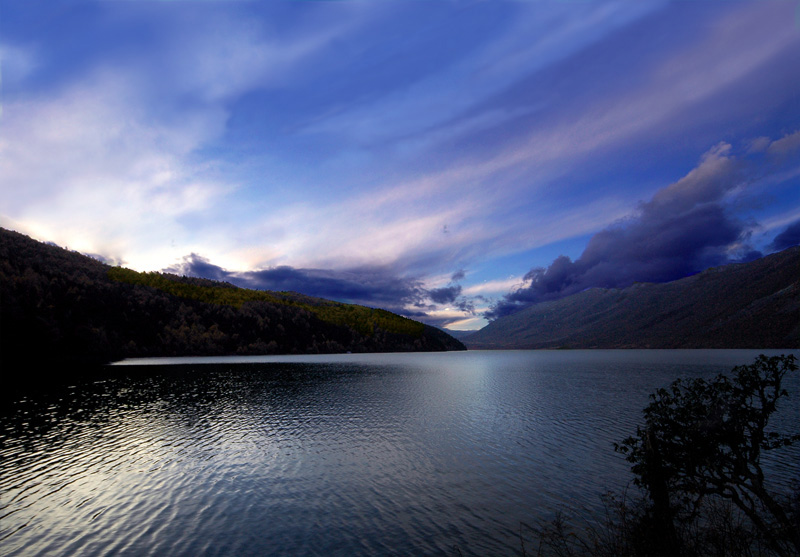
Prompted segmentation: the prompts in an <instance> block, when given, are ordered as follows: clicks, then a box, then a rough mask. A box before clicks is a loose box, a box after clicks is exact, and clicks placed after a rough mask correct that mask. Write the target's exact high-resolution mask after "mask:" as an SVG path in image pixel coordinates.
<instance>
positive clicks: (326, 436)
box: [0, 351, 800, 555]
mask: <svg viewBox="0 0 800 557" xmlns="http://www.w3.org/2000/svg"><path fill="white" fill-rule="evenodd" d="M756 353H757V352H753V351H567V352H536V351H532V352H528V351H520V352H466V353H444V354H402V355H399V354H397V355H339V356H315V357H272V358H263V359H261V360H262V361H258V359H253V358H245V359H241V358H240V359H220V360H215V362H216V363H208V362H207V361H206V362H198V361H192V360H189V361H188V362H189V363H186V362H187V360H180V362H181V364H182V365H170V366H153V365H149V366H144V365H141V364H144V363H148V362H137V363H138V364H139V365H134V366H117V367H113V368H110V372H111V373H112V378H109V379H107V380H104V381H93V382H91V381H90V382H84V383H80V384H76V385H73V386H69V387H65V388H64V389H61V390H58V391H54V392H52V393H47V394H42V395H40V396H36V397H29V398H27V399H24V400H19V401H16V402H15V403H14V404H12V405H11V407H9V408H7V409H5V410H4V411H3V413H2V415H0V441H2V449H1V450H2V452H1V453H0V457H1V460H0V538H1V540H0V552H2V554H3V555H17V554H19V555H22V554H25V555H36V554H81V555H106V554H131V555H148V554H151V555H164V554H170V555H198V554H201V553H203V554H212V555H246V554H265V553H271V554H287V555H297V554H308V555H316V554H331V553H334V554H348V555H349V554H364V555H373V554H383V553H399V554H437V553H438V554H453V553H454V551H453V547H454V546H457V547H458V549H459V551H460V552H461V553H462V554H465V555H466V554H490V553H494V554H497V553H502V554H509V553H514V552H515V551H516V550H517V548H518V547H519V542H518V540H517V537H516V532H517V528H518V526H519V522H520V521H525V522H533V521H535V519H536V518H537V517H546V516H549V515H550V514H551V513H553V512H554V511H556V510H558V509H563V508H565V507H569V508H572V509H577V510H579V511H580V510H581V509H583V510H591V509H593V508H596V507H597V505H598V503H599V499H598V495H599V494H600V493H601V492H602V491H604V490H605V489H607V488H612V489H616V488H620V487H622V486H624V485H625V484H626V483H627V482H628V481H629V480H630V477H629V475H628V471H627V470H628V466H627V463H626V462H625V461H624V460H623V459H622V458H621V457H620V456H619V455H617V454H615V453H614V451H613V450H612V443H613V442H614V441H619V440H621V439H622V438H624V437H625V436H627V435H628V434H630V433H632V432H633V430H634V428H635V425H636V423H637V422H638V421H639V417H640V411H641V408H642V407H643V406H644V405H645V404H646V403H647V395H648V394H649V393H650V392H651V391H652V390H653V389H654V388H655V387H658V386H663V385H666V384H668V383H669V382H670V381H672V380H673V379H674V378H676V377H678V376H699V375H702V376H711V375H714V374H716V373H718V372H720V371H729V370H730V368H731V367H732V366H733V365H737V364H743V363H750V362H751V361H752V360H753V357H754V355H755V354H756ZM150 363H152V362H150ZM173 363H177V362H173ZM797 387H798V383H797V381H794V383H793V385H792V386H791V387H790V389H793V390H794V392H800V391H798V389H797ZM798 396H799V397H800V394H798ZM795 402H796V399H795ZM796 410H797V405H795V406H794V407H792V408H790V409H789V411H788V415H789V416H790V417H791V416H792V415H794V416H796V415H797V414H796ZM785 415H787V413H784V416H785ZM794 456H795V457H797V456H798V454H797V452H796V451H795V453H794ZM797 461H798V460H797V458H794V459H786V460H783V461H781V462H780V463H777V464H776V465H775V470H776V473H777V476H778V477H779V479H781V480H782V481H784V480H785V481H788V479H789V478H792V477H796V476H797V475H798V465H797V464H796V463H797Z"/></svg>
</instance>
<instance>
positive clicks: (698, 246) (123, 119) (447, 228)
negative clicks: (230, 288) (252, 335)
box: [0, 0, 800, 329]
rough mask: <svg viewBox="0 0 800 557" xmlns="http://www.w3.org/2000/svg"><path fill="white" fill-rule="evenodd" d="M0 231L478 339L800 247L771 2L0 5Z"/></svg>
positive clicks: (792, 23) (789, 45) (798, 185)
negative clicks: (582, 303)
mask: <svg viewBox="0 0 800 557" xmlns="http://www.w3.org/2000/svg"><path fill="white" fill-rule="evenodd" d="M0 72H1V75H2V116H0V225H2V226H3V227H6V228H11V229H14V230H18V231H20V232H23V233H26V234H28V235H30V236H32V237H34V238H37V239H40V240H44V241H52V242H55V243H57V244H59V245H61V246H65V247H69V248H70V249H73V250H77V251H81V252H84V253H89V254H93V255H95V256H97V257H100V258H103V259H104V260H106V261H108V262H112V263H121V264H123V265H125V266H128V267H131V268H134V269H137V270H148V271H150V270H171V271H173V272H178V273H183V274H190V275H197V276H206V277H209V278H218V279H222V280H228V281H230V282H234V283H236V284H240V285H242V286H249V287H254V288H268V289H278V290H295V291H299V292H303V293H306V294H310V295H316V296H322V297H326V298H332V299H338V300H343V301H349V302H355V303H361V304H365V305H369V306H376V307H384V308H387V309H390V310H393V311H398V312H401V313H404V314H406V315H410V316H414V317H416V318H419V319H421V320H423V321H426V322H429V323H432V324H437V325H440V326H446V327H450V328H454V329H472V328H479V327H481V326H483V325H484V324H485V323H486V318H487V317H488V318H490V319H491V318H496V317H499V316H502V315H505V314H507V313H509V312H512V311H516V310H517V309H519V308H521V307H525V306H526V305H529V304H532V303H537V302H539V301H542V300H549V299H555V298H558V297H561V296H564V295H568V294H571V293H573V292H577V291H580V290H582V289H585V288H589V287H593V286H601V287H622V286H626V285H628V284H630V283H632V282H634V281H664V280H672V279H674V278H679V277H681V276H686V275H688V274H692V273H696V272H698V271H701V270H703V269H704V268H706V267H708V266H713V265H720V264H725V263H730V262H736V261H744V260H748V259H752V258H754V257H757V256H758V255H761V254H767V253H770V252H773V251H776V250H779V249H782V248H784V247H786V246H789V245H793V244H796V243H797V242H798V240H799V239H800V6H799V5H798V3H797V2H796V1H788V0H775V1H769V0H764V1H740V2H723V1H702V2H700V1H690V0H687V1H681V2H648V1H644V2H640V1H633V0H627V1H621V2H619V1H617V2H614V1H612V2H603V1H594V0H586V1H547V0H529V1H479V2H470V1H459V0H427V1H426V0H399V1H394V0H380V1H378V0H375V1H369V0H345V1H338V2H297V1H278V0H252V1H212V0H205V1H201V0H196V1H193V0H184V1H169V0H161V1H153V0H106V1H78V0H64V1H61V0H27V1H25V2H20V1H18V0H0Z"/></svg>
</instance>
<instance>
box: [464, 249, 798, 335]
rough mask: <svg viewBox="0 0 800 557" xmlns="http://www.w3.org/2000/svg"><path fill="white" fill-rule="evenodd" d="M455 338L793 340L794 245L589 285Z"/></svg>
mask: <svg viewBox="0 0 800 557" xmlns="http://www.w3.org/2000/svg"><path fill="white" fill-rule="evenodd" d="M462 341H463V342H464V343H465V344H466V345H467V347H468V348H470V349H501V348H506V349H511V348H518V349H521V348H800V246H795V247H792V248H789V249H786V250H784V251H782V252H779V253H775V254H772V255H768V256H765V257H762V258H760V259H757V260H755V261H751V262H749V263H740V264H731V265H726V266H723V267H716V268H711V269H708V270H706V271H704V272H702V273H699V274H696V275H693V276H690V277H687V278H683V279H680V280H676V281H673V282H668V283H662V284H652V283H637V284H634V285H632V286H630V287H628V288H623V289H602V288H592V289H589V290H586V291H583V292H580V293H578V294H574V295H572V296H569V297H566V298H563V299H561V300H557V301H551V302H543V303H540V304H537V305H534V306H531V307H529V308H526V309H524V310H522V311H520V312H518V313H515V314H512V315H509V316H505V317H501V318H499V319H497V320H496V321H494V322H492V323H490V324H489V325H487V326H486V327H484V328H483V329H481V330H480V331H478V332H476V333H474V334H472V335H470V336H468V337H464V338H462Z"/></svg>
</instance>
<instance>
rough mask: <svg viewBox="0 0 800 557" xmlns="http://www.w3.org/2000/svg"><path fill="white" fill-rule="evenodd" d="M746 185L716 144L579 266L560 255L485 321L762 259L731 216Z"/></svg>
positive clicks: (597, 241) (726, 149) (605, 234)
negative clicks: (590, 293)
mask: <svg viewBox="0 0 800 557" xmlns="http://www.w3.org/2000/svg"><path fill="white" fill-rule="evenodd" d="M749 180H750V175H749V173H748V172H746V171H745V167H744V165H743V164H742V163H741V161H740V160H739V159H737V158H736V157H734V156H732V155H731V146H730V145H729V144H727V143H720V144H718V145H717V146H715V147H714V148H712V149H711V150H709V151H708V152H707V153H706V154H705V155H704V156H703V157H702V159H701V161H700V163H699V164H698V166H697V167H696V168H694V169H693V170H692V171H691V172H689V173H688V174H687V175H686V176H684V177H683V178H681V179H680V180H678V181H677V182H675V183H673V184H671V185H669V186H667V187H665V188H663V189H661V190H659V191H658V192H656V193H655V195H653V197H652V198H651V199H650V201H648V202H646V203H642V204H641V205H640V206H639V207H638V209H637V210H636V212H635V213H634V214H633V215H631V216H630V217H628V218H626V219H624V220H622V221H620V222H618V223H615V224H614V225H612V226H609V227H606V228H605V229H603V230H601V231H600V232H598V233H597V234H595V235H594V236H593V237H592V238H591V239H590V240H589V242H588V243H587V245H586V248H585V249H584V251H583V253H582V254H581V256H580V257H579V258H578V259H576V260H575V261H573V260H571V259H570V258H569V257H567V256H564V255H562V256H559V257H557V258H556V259H555V260H554V261H553V262H552V263H551V264H550V265H549V266H548V267H546V268H545V267H541V268H535V269H532V270H531V271H529V272H528V273H527V274H526V275H525V277H524V283H523V286H521V287H519V288H517V289H516V290H514V291H512V292H510V293H509V294H507V295H506V296H504V297H503V299H501V300H500V301H499V302H498V303H496V304H495V305H494V306H493V307H492V308H490V309H489V311H487V312H486V314H485V317H486V318H487V319H496V318H498V317H502V316H504V315H507V314H509V313H513V312H515V311H518V310H520V309H522V308H525V307H527V306H529V305H532V304H536V303H538V302H543V301H547V300H554V299H558V298H562V297H564V296H568V295H570V294H574V293H577V292H580V291H582V290H585V289H587V288H591V287H602V288H620V287H625V286H629V285H630V284H632V283H633V282H666V281H671V280H675V279H678V278H681V277H685V276H688V275H691V274H693V273H697V272H699V271H702V270H704V269H706V268H708V267H710V266H713V265H720V264H724V263H728V262H731V261H734V260H742V259H751V258H753V257H754V256H757V255H760V254H758V253H754V250H752V249H751V248H749V247H748V246H747V239H748V224H747V223H745V222H744V221H742V220H740V219H738V218H737V217H736V216H735V215H734V214H733V212H732V210H731V209H730V208H729V206H728V205H729V203H728V201H727V200H728V198H729V197H730V196H731V195H732V194H733V193H734V192H737V191H739V190H741V189H742V188H743V187H745V185H746V184H747V183H748V182H749Z"/></svg>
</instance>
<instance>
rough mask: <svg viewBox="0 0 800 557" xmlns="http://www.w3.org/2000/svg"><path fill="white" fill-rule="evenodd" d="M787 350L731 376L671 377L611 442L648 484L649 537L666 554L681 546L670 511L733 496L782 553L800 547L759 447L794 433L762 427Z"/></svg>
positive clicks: (790, 439) (688, 513)
mask: <svg viewBox="0 0 800 557" xmlns="http://www.w3.org/2000/svg"><path fill="white" fill-rule="evenodd" d="M795 370H797V364H796V359H795V357H794V356H792V355H788V356H777V357H771V358H767V357H766V356H763V355H762V356H759V357H758V358H757V359H756V361H755V363H753V364H751V365H745V366H739V367H736V368H734V369H733V372H732V377H731V378H728V377H726V376H725V375H719V376H717V377H716V378H715V379H713V380H712V381H705V380H703V379H694V380H691V381H687V382H683V381H681V380H680V379H679V380H677V381H675V382H673V383H672V385H671V386H670V387H669V388H666V389H659V390H658V391H656V393H655V394H653V395H651V402H650V404H649V405H648V406H647V407H646V408H645V409H644V417H645V426H644V427H640V428H637V433H636V435H635V436H633V437H629V438H628V439H626V440H625V441H623V442H622V444H621V445H617V446H616V449H617V450H618V451H619V452H621V453H623V454H625V455H626V458H627V460H628V461H629V462H631V463H632V464H633V466H632V467H631V469H632V471H633V472H634V474H635V475H636V479H635V480H634V481H635V483H636V484H637V485H639V486H641V487H643V488H644V489H646V490H647V493H648V495H649V498H650V501H651V508H650V513H649V516H648V521H649V527H650V532H649V533H650V537H651V539H652V540H653V542H654V543H656V544H659V547H660V548H661V549H662V550H663V552H664V553H666V554H677V553H678V552H679V548H678V543H679V542H678V539H677V538H676V536H675V522H674V521H675V520H676V517H678V516H679V515H680V516H683V517H684V518H687V519H688V520H692V519H694V518H695V517H696V515H697V513H698V511H699V509H700V507H701V504H702V503H703V501H704V499H706V498H708V497H715V496H716V497H721V498H723V499H727V500H729V501H731V502H732V503H733V504H734V505H735V506H736V507H738V508H739V509H740V510H741V511H742V512H743V513H744V514H745V515H746V516H747V517H748V518H749V519H750V521H752V523H753V525H754V526H755V528H756V529H757V530H758V531H759V532H760V534H762V535H763V537H764V539H765V540H766V541H767V543H768V544H769V546H770V548H771V549H772V550H773V551H774V552H775V553H777V554H780V555H797V554H800V528H798V516H797V515H796V514H794V515H793V514H792V512H790V510H789V509H787V508H785V506H784V505H782V504H781V503H780V501H779V500H778V499H777V498H776V496H775V495H774V494H773V493H771V492H770V491H769V490H768V489H767V487H766V486H765V482H764V471H763V469H762V466H761V456H762V451H768V450H774V449H778V448H781V447H786V446H788V445H791V444H792V443H794V442H796V441H798V440H800V434H797V433H794V434H786V433H778V432H774V431H768V430H767V428H768V425H769V420H770V417H771V416H772V414H773V413H774V412H775V410H776V409H777V406H778V402H779V401H780V399H781V398H783V397H785V396H787V394H788V393H787V391H786V390H785V389H784V388H783V387H782V383H783V379H784V377H785V376H786V374H787V373H789V372H790V371H795Z"/></svg>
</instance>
